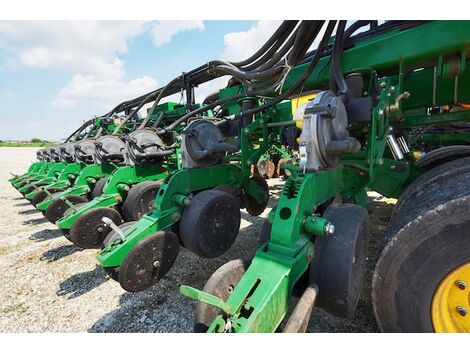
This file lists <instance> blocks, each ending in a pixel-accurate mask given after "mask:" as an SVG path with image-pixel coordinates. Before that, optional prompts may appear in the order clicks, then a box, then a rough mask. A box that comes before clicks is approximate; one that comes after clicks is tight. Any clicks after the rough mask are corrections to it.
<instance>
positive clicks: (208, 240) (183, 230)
mask: <svg viewBox="0 0 470 352" xmlns="http://www.w3.org/2000/svg"><path fill="white" fill-rule="evenodd" d="M240 222H241V214H240V207H239V204H238V202H237V201H236V199H234V198H233V197H232V196H231V195H229V194H227V193H225V192H222V191H215V190H204V191H202V192H199V193H198V194H196V195H195V196H194V197H193V199H191V202H190V204H189V205H188V206H187V207H186V208H185V209H184V211H183V214H182V215H181V221H180V226H179V232H180V240H181V243H182V244H183V246H184V247H185V248H186V249H188V250H190V251H191V252H193V253H195V254H197V255H198V256H200V257H204V258H215V257H218V256H220V255H222V254H224V253H225V252H227V251H228V250H229V249H230V247H231V246H232V244H233V243H234V242H235V239H236V238H237V236H238V232H239V230H240Z"/></svg>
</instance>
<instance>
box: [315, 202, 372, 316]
mask: <svg viewBox="0 0 470 352" xmlns="http://www.w3.org/2000/svg"><path fill="white" fill-rule="evenodd" d="M323 216H324V217H325V218H326V219H327V220H328V221H330V222H331V223H332V224H333V225H334V226H335V231H334V234H333V235H332V236H328V237H320V236H319V237H316V238H315V256H314V258H313V260H312V262H311V264H310V279H309V281H310V284H316V285H317V286H318V287H319V295H318V301H317V304H318V306H319V307H321V308H323V309H324V310H326V311H327V312H329V313H331V314H333V315H335V316H338V317H342V318H351V317H352V316H353V315H354V312H355V310H356V306H357V303H358V301H359V298H360V295H361V291H362V285H363V282H364V273H365V267H366V257H367V245H368V243H369V214H368V212H367V210H365V209H364V208H362V207H360V206H358V205H355V204H331V205H330V206H329V207H328V208H327V209H326V211H325V213H324V214H323Z"/></svg>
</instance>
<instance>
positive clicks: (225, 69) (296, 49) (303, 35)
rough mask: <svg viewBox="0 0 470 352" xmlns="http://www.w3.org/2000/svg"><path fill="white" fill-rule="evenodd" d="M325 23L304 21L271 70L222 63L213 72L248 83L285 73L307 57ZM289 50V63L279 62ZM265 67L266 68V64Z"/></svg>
mask: <svg viewBox="0 0 470 352" xmlns="http://www.w3.org/2000/svg"><path fill="white" fill-rule="evenodd" d="M323 23H324V21H302V23H301V24H300V26H299V28H298V29H297V30H296V32H295V37H291V38H290V39H289V40H288V42H287V43H286V45H284V47H283V49H281V51H280V52H279V53H278V54H280V55H278V56H276V57H275V58H274V57H273V61H271V60H270V61H269V62H270V63H272V64H273V66H272V67H270V68H267V69H265V70H263V71H259V70H255V71H244V70H241V69H239V68H237V67H235V66H229V65H227V64H222V63H220V64H221V65H219V66H216V67H214V68H213V71H214V72H218V73H222V74H229V75H231V76H234V77H237V78H239V79H244V80H248V81H249V80H261V79H263V78H265V77H273V76H278V75H280V74H281V73H282V72H285V69H286V65H287V66H289V67H292V66H294V65H295V64H296V63H297V61H298V60H299V58H301V57H303V56H304V55H305V52H306V50H307V49H308V47H309V46H310V44H311V43H312V42H313V40H314V39H315V37H316V35H317V34H318V32H319V31H320V29H321V26H322V25H323ZM292 42H293V44H292ZM289 49H291V51H290V53H289V55H288V57H287V61H286V62H285V63H283V62H282V61H279V60H280V59H281V58H282V56H284V54H285V52H286V51H287V50H289ZM218 63H219V62H218ZM263 66H266V64H265V65H263Z"/></svg>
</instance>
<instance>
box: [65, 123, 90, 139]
mask: <svg viewBox="0 0 470 352" xmlns="http://www.w3.org/2000/svg"><path fill="white" fill-rule="evenodd" d="M95 121H96V118H93V119H90V120H88V121H86V122H85V123H84V124H83V125H81V126H80V127H79V128H77V129H76V130H75V131H74V132H72V134H71V135H70V136H68V137H67V138H66V139H65V142H64V143H67V142H68V141H69V140H70V139H72V138H73V137H74V136H75V135H76V134H80V133H81V132H82V131H83V130H84V129H85V128H87V127H88V126H90V125H92V124H94V123H95Z"/></svg>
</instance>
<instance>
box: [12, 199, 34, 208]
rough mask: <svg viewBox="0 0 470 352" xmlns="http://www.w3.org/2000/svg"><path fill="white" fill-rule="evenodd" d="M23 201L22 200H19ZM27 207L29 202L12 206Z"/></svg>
mask: <svg viewBox="0 0 470 352" xmlns="http://www.w3.org/2000/svg"><path fill="white" fill-rule="evenodd" d="M21 199H24V198H21ZM27 205H31V203H30V202H25V203H18V204H13V206H14V207H25V206H27Z"/></svg>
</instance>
